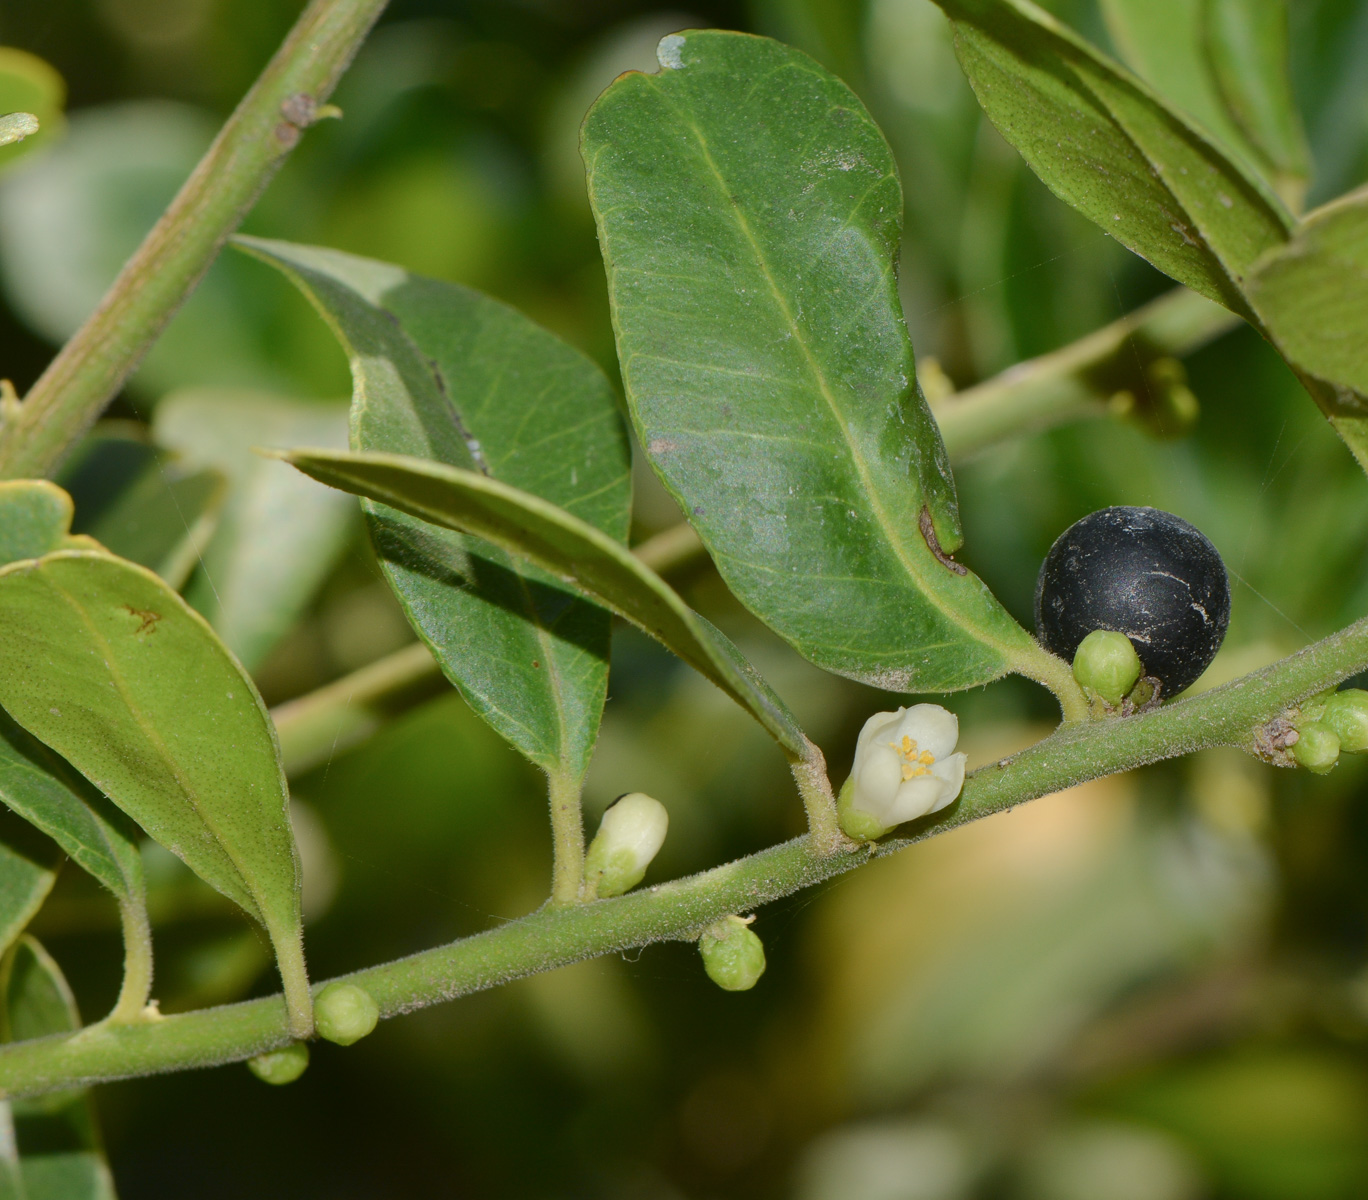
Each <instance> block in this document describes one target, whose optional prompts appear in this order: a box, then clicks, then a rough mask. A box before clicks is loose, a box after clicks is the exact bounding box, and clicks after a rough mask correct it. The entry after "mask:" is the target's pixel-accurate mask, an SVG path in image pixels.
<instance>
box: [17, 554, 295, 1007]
mask: <svg viewBox="0 0 1368 1200" xmlns="http://www.w3.org/2000/svg"><path fill="white" fill-rule="evenodd" d="M0 623H2V624H3V627H4V629H5V632H6V636H5V637H4V639H3V640H0V704H3V705H4V707H5V708H6V709H7V710H8V711H9V713H10V715H11V716H13V717H14V719H15V720H16V721H18V722H19V724H20V725H22V726H23V727H24V728H25V729H27V730H28V731H29V732H30V733H31V734H33V735H34V736H35V737H37V738H38V739H40V740H41V741H43V742H45V743H46V744H47V745H48V746H50V747H52V749H54V750H56V751H57V752H58V753H59V754H61V755H62V756H63V757H64V758H65V759H66V760H67V761H68V762H70V763H71V764H72V765H73V766H74V767H75V768H76V769H77V770H78V771H80V772H81V774H82V775H84V776H85V777H86V778H87V779H89V780H90V782H91V783H93V784H94V785H95V786H96V787H97V788H99V789H100V791H101V792H103V793H104V794H105V795H106V796H108V797H109V798H110V800H112V801H113V802H114V803H115V804H116V805H117V806H118V807H119V808H121V809H123V811H124V812H126V813H127V814H128V815H129V816H130V817H132V818H133V819H134V820H135V821H136V822H137V823H138V824H139V825H141V826H142V828H143V829H144V830H146V831H147V833H148V834H150V835H151V836H152V837H153V838H155V839H156V840H157V841H158V842H160V843H161V844H162V845H163V846H165V847H166V848H167V849H169V850H171V851H172V852H174V853H175V854H177V855H179V856H180V857H181V858H182V859H184V860H185V862H186V863H187V864H188V865H189V866H190V867H191V868H192V869H193V870H194V871H195V873H196V874H198V875H199V876H200V877H201V878H202V879H204V880H205V881H206V882H207V883H209V884H211V885H212V886H213V887H215V888H217V889H218V890H219V891H221V892H222V893H223V894H224V895H226V896H228V897H229V898H230V899H231V900H233V901H234V902H235V903H237V904H238V905H240V906H241V907H242V908H243V909H245V910H246V911H247V912H248V913H249V914H251V915H252V916H253V917H255V918H256V919H257V920H259V921H260V922H261V923H262V924H263V925H264V926H265V927H266V930H267V932H268V933H269V935H270V937H271V941H272V943H273V944H274V946H275V950H276V956H277V959H278V960H279V962H280V968H281V974H282V977H283V978H284V980H285V986H286V996H287V1000H288V1002H289V1004H290V1010H291V1025H292V1029H294V1030H296V1031H299V1032H307V1030H308V1028H309V1013H310V1006H309V1001H308V990H307V980H306V979H305V976H304V966H303V943H302V927H301V920H300V908H299V859H298V855H297V854H296V851H295V845H294V838H293V835H292V834H291V830H290V822H289V815H288V812H287V793H286V788H285V778H284V774H283V772H282V771H281V767H280V759H279V753H278V751H277V748H276V744H275V736H274V732H273V730H272V728H271V724H270V719H269V718H268V716H267V714H266V709H265V706H264V705H263V704H262V702H261V697H260V696H259V695H257V692H256V689H255V688H254V687H253V686H252V682H251V680H250V679H249V678H248V677H247V675H246V673H245V672H244V671H243V670H242V668H241V666H239V664H238V663H237V662H236V661H235V660H234V659H233V657H232V655H231V654H230V653H229V652H228V651H227V650H226V649H225V648H224V646H223V644H222V643H221V642H220V641H219V640H218V638H217V637H215V636H214V634H213V632H212V630H210V628H209V626H208V625H207V624H206V623H205V622H204V620H203V619H202V618H201V617H200V616H199V615H198V614H197V613H195V612H194V610H193V609H191V608H190V607H189V606H188V605H187V604H186V603H185V601H183V600H182V599H181V598H180V597H179V596H178V595H176V593H175V592H173V591H172V590H171V589H170V588H169V587H167V586H166V584H165V583H164V582H163V581H162V580H160V579H159V578H157V576H156V575H154V574H152V572H150V571H148V570H146V569H144V568H142V567H138V566H135V565H133V564H132V563H127V562H124V561H122V560H120V559H117V558H114V557H112V556H110V555H107V554H102V553H98V552H91V551H79V550H63V551H58V552H57V553H56V554H51V555H48V556H46V557H45V558H41V559H38V560H36V561H30V562H21V563H15V564H13V565H12V566H9V567H7V568H5V569H4V570H2V571H0Z"/></svg>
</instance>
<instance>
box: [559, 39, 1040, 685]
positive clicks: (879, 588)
mask: <svg viewBox="0 0 1368 1200" xmlns="http://www.w3.org/2000/svg"><path fill="white" fill-rule="evenodd" d="M659 56H660V61H661V62H662V63H663V64H664V67H665V69H663V70H662V71H661V72H660V73H659V74H655V75H645V74H641V73H638V72H629V73H628V74H626V75H622V76H620V77H619V78H618V80H617V81H616V82H615V83H614V84H613V85H612V86H611V87H610V88H609V89H608V90H607V91H606V92H605V93H604V94H603V96H602V97H601V98H600V99H599V101H598V103H597V104H595V106H594V107H593V109H591V110H590V113H589V115H588V117H587V118H586V119H585V124H584V131H583V142H582V150H583V154H584V159H585V163H586V164H587V167H588V172H589V191H590V199H591V201H592V202H593V205H594V210H595V213H596V215H597V219H598V228H599V241H600V244H601V246H602V248H603V255H604V260H605V262H606V264H607V270H608V285H609V296H610V299H611V302H612V307H613V318H614V323H615V326H616V329H617V338H618V357H619V359H620V360H621V363H622V375H623V381H624V383H625V385H626V391H627V400H628V404H629V406H630V408H631V411H632V416H633V418H634V420H635V422H636V425H637V432H638V434H639V435H640V438H641V444H642V445H643V446H644V447H645V449H646V453H647V455H648V456H649V458H650V461H651V464H652V466H653V467H654V468H655V470H656V472H657V473H658V474H659V475H660V477H661V479H662V480H664V482H665V485H666V487H668V488H669V489H670V491H671V492H672V493H673V495H674V496H675V497H676V499H678V500H679V502H680V504H681V506H682V507H683V509H684V511H685V513H686V514H688V517H689V520H690V521H691V522H692V523H693V525H694V526H695V528H696V529H697V530H698V532H699V534H700V536H701V537H702V539H703V541H704V543H705V544H706V545H707V547H708V550H709V552H710V553H711V555H712V557H713V561H714V562H715V563H716V564H717V568H718V570H719V571H720V572H721V573H722V576H723V578H724V579H725V580H726V581H727V584H728V585H729V586H730V587H731V589H732V591H733V592H735V594H736V595H737V596H738V597H739V598H740V599H741V601H742V603H744V604H745V605H746V606H747V607H748V608H750V609H751V611H752V612H754V613H755V614H756V615H757V616H758V617H759V618H760V619H761V620H762V621H764V622H765V623H766V624H768V625H769V626H770V627H771V628H773V629H774V630H776V631H777V632H778V633H779V634H781V635H782V636H783V637H784V638H786V639H787V640H788V641H789V642H791V643H792V644H793V645H794V646H795V647H796V648H797V649H798V650H799V651H800V652H801V653H802V654H803V655H805V656H806V657H807V658H809V659H811V660H812V661H813V662H815V663H817V664H818V665H819V666H822V667H825V668H827V669H828V670H831V671H835V672H838V673H840V674H842V675H847V676H850V677H851V678H854V679H859V680H862V681H864V682H866V683H871V684H874V685H875V686H877V687H883V688H887V689H889V690H891V691H911V690H920V691H930V690H937V691H940V690H948V689H953V688H963V687H969V686H971V685H973V684H978V683H983V682H986V681H987V680H990V679H994V678H996V677H997V676H999V675H1001V674H1003V673H1004V672H1005V671H1007V670H1009V669H1014V668H1020V667H1022V665H1023V664H1028V663H1031V662H1032V661H1033V660H1036V659H1038V658H1039V657H1040V656H1041V655H1042V652H1041V651H1040V650H1039V649H1038V648H1037V647H1036V645H1035V643H1034V642H1033V641H1032V639H1031V638H1030V636H1029V635H1028V634H1027V633H1026V632H1025V631H1024V630H1023V629H1021V627H1020V626H1018V625H1017V624H1016V623H1015V622H1014V621H1013V620H1012V619H1011V617H1010V616H1009V615H1008V614H1007V612H1006V611H1005V610H1004V609H1003V608H1002V607H1001V605H1000V604H998V602H997V601H996V600H995V599H994V598H993V596H992V595H991V594H990V593H989V592H988V590H987V588H985V587H984V585H983V584H982V582H980V581H979V580H978V579H977V578H975V577H974V576H973V575H970V574H968V573H966V572H965V570H964V568H963V567H960V566H959V565H958V564H952V563H949V562H948V561H938V559H937V554H936V552H935V551H934V550H933V548H932V546H931V544H930V542H929V541H928V537H927V532H930V530H931V529H932V528H934V533H933V535H932V537H931V541H935V540H938V541H939V547H940V548H942V549H943V550H944V551H953V550H955V549H956V548H957V547H958V546H959V544H960V541H961V535H960V529H959V515H958V510H957V507H956V502H955V494H954V486H953V483H952V481H951V478H950V472H949V467H948V464H947V462H946V458H945V451H944V447H943V446H942V445H941V441H940V435H939V433H938V432H937V430H936V426H935V423H934V422H933V420H932V419H931V415H930V412H929V410H928V409H927V407H926V403H925V401H924V400H923V398H922V396H921V394H920V391H919V389H918V387H917V384H916V380H915V372H914V368H913V359H912V345H911V342H910V341H909V339H908V335H907V329H906V326H905V325H904V323H903V317H902V310H901V307H900V304H899V300H898V291H897V278H896V269H895V264H896V261H897V255H898V243H899V239H900V235H901V224H902V211H903V198H902V189H901V186H900V184H899V182H898V176H897V171H896V168H895V166H894V163H893V158H892V154H891V153H890V151H889V149H888V145H887V143H885V141H884V139H883V135H882V134H881V133H880V132H879V130H878V128H877V127H876V126H875V124H874V122H873V121H872V120H871V119H870V117H869V114H868V113H867V112H865V110H864V108H863V106H862V105H861V104H860V102H859V100H857V99H856V97H855V96H854V94H853V93H852V92H851V91H850V90H849V89H848V88H847V87H846V86H845V85H844V84H843V83H841V82H840V80H838V79H836V78H835V77H834V76H833V75H831V74H830V73H829V72H827V71H826V70H824V69H823V68H822V67H820V66H819V65H818V64H817V63H816V62H814V61H813V60H812V59H810V58H808V57H807V56H806V55H804V54H802V53H800V52H798V51H796V50H792V49H790V48H788V47H786V46H782V45H780V44H779V43H777V42H772V41H769V40H768V39H765V38H757V37H752V36H749V35H746V34H735V33H721V32H690V33H686V34H676V35H671V36H670V37H667V38H665V39H664V40H663V41H662V42H661V44H660V50H659ZM1028 673H1037V672H1036V670H1035V669H1034V668H1032V669H1030V671H1029V672H1028Z"/></svg>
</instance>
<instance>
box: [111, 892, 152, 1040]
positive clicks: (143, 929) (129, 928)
mask: <svg viewBox="0 0 1368 1200" xmlns="http://www.w3.org/2000/svg"><path fill="white" fill-rule="evenodd" d="M119 922H120V924H121V925H122V926H123V943H124V973H123V983H122V985H121V986H120V988H119V998H118V999H117V1000H116V1001H115V1002H114V1007H113V1009H112V1010H111V1011H110V1013H109V1016H108V1017H106V1018H105V1021H106V1023H107V1024H110V1025H123V1024H127V1023H128V1022H130V1021H141V1020H143V1019H145V1017H146V1015H147V1004H148V1001H149V999H150V998H151V996H152V926H151V923H150V922H149V921H148V919H147V899H146V897H145V896H142V895H132V896H123V897H120V898H119Z"/></svg>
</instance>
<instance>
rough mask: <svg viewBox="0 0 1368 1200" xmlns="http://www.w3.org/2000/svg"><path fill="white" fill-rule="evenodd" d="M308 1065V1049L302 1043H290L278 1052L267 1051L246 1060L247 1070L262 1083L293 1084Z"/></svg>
mask: <svg viewBox="0 0 1368 1200" xmlns="http://www.w3.org/2000/svg"><path fill="white" fill-rule="evenodd" d="M308 1065H309V1047H308V1046H307V1045H305V1044H304V1043H303V1042H291V1043H290V1044H289V1045H288V1046H282V1047H281V1048H280V1049H279V1050H267V1051H266V1053H265V1054H258V1055H257V1056H256V1057H255V1058H249V1059H248V1060H247V1069H248V1070H249V1071H251V1073H252V1074H253V1075H255V1076H256V1077H257V1078H258V1079H260V1080H261V1082H262V1083H270V1084H275V1085H276V1086H277V1087H278V1086H280V1085H281V1084H286V1083H293V1082H294V1081H295V1080H296V1079H298V1078H299V1077H300V1076H301V1075H303V1074H304V1070H305V1068H306V1067H308Z"/></svg>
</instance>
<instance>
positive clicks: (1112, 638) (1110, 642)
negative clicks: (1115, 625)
mask: <svg viewBox="0 0 1368 1200" xmlns="http://www.w3.org/2000/svg"><path fill="white" fill-rule="evenodd" d="M1073 673H1074V678H1075V679H1077V680H1078V682H1079V683H1081V684H1082V685H1083V686H1084V687H1086V688H1091V689H1092V690H1093V691H1094V692H1096V693H1097V694H1098V695H1099V696H1101V697H1102V699H1103V700H1105V701H1106V702H1107V703H1108V704H1112V705H1116V704H1120V703H1121V701H1122V700H1123V699H1125V697H1126V696H1128V695H1130V691H1131V689H1132V688H1133V687H1134V686H1135V685H1136V683H1137V682H1138V681H1139V679H1140V675H1141V673H1142V671H1141V667H1140V656H1139V655H1138V654H1136V653H1135V646H1134V645H1132V644H1131V640H1130V638H1128V637H1127V636H1126V635H1125V634H1124V633H1113V632H1112V631H1111V630H1110V629H1094V630H1093V631H1092V632H1091V633H1090V634H1088V636H1087V637H1085V638H1084V639H1083V640H1082V641H1081V642H1079V643H1078V649H1077V650H1076V651H1074V660H1073Z"/></svg>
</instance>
